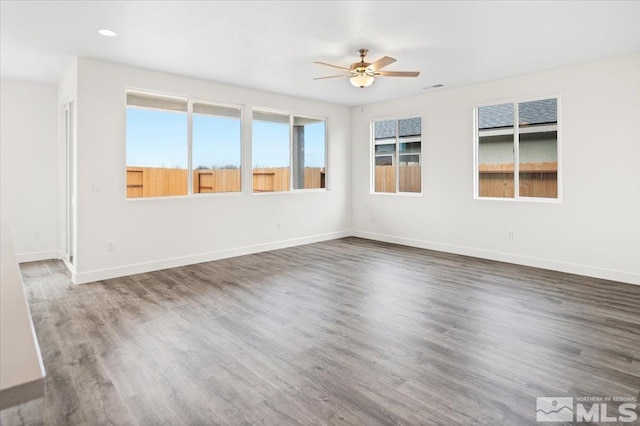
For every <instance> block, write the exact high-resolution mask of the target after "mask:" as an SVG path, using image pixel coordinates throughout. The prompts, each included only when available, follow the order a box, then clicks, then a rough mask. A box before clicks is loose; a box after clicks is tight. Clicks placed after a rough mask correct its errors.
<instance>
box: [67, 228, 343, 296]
mask: <svg viewBox="0 0 640 426" xmlns="http://www.w3.org/2000/svg"><path fill="white" fill-rule="evenodd" d="M349 236H351V232H350V231H342V232H333V233H329V234H320V235H313V236H310V237H302V238H294V239H290V240H281V241H274V242H269V243H264V244H256V245H252V246H245V247H237V248H232V249H225V250H218V251H212V252H207V253H201V254H196V255H190V256H183V257H175V258H171V259H164V260H158V261H153V262H145V263H138V264H133V265H126V266H118V267H115V268H109V269H98V270H94V271H88V272H81V273H75V272H73V271H71V281H72V282H73V283H74V284H86V283H91V282H94V281H100V280H106V279H110V278H117V277H123V276H127V275H134V274H142V273H145V272H151V271H159V270H162V269H168V268H176V267H179V266H186V265H193V264H195V263H203V262H210V261H212V260H220V259H226V258H229V257H236V256H244V255H247V254H254V253H260V252H263V251H269V250H277V249H282V248H287V247H294V246H300V245H303V244H311V243H317V242H320V241H327V240H335V239H338V238H344V237H349Z"/></svg>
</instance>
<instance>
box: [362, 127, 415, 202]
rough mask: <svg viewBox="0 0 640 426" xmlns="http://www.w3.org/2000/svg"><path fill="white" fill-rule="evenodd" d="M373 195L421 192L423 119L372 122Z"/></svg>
mask: <svg viewBox="0 0 640 426" xmlns="http://www.w3.org/2000/svg"><path fill="white" fill-rule="evenodd" d="M373 145H374V146H373V167H374V184H373V190H374V192H380V193H399V192H400V193H403V192H404V193H416V192H418V193H419V192H421V191H422V161H421V160H422V158H421V157H422V119H421V118H420V117H415V118H405V119H398V120H381V121H374V122H373Z"/></svg>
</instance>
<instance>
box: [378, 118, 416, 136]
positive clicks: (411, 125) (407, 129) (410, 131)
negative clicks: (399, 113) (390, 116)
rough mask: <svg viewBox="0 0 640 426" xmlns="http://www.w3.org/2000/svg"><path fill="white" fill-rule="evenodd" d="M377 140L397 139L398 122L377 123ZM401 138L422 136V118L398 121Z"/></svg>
mask: <svg viewBox="0 0 640 426" xmlns="http://www.w3.org/2000/svg"><path fill="white" fill-rule="evenodd" d="M374 131H375V138H376V139H387V138H395V137H396V120H386V121H376V122H375V124H374ZM398 133H399V134H400V137H407V136H420V134H421V133H422V120H421V118H420V117H415V118H404V119H402V120H398Z"/></svg>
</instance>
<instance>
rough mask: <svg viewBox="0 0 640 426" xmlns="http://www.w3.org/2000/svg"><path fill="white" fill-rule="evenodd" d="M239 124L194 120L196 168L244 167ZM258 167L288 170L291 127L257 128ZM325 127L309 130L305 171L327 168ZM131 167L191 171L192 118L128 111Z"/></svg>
mask: <svg viewBox="0 0 640 426" xmlns="http://www.w3.org/2000/svg"><path fill="white" fill-rule="evenodd" d="M240 126H241V125H240V120H239V119H236V118H228V117H215V116H210V115H202V114H193V166H194V168H197V167H198V166H204V167H224V166H228V165H232V166H240V159H241V154H240ZM252 149H253V153H252V159H253V166H254V167H286V166H287V165H288V164H289V126H288V125H286V124H280V123H265V122H254V123H253V143H252ZM324 157H325V154H324V123H322V122H319V123H314V124H309V125H307V126H305V166H306V167H323V166H324ZM127 165H128V166H140V167H169V168H174V167H175V168H186V167H187V114H186V113H181V112H172V111H158V110H150V109H141V108H127Z"/></svg>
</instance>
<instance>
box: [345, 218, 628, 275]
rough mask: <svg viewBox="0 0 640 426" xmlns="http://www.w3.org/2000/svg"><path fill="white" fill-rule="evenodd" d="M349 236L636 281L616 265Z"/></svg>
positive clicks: (386, 237) (374, 236)
mask: <svg viewBox="0 0 640 426" xmlns="http://www.w3.org/2000/svg"><path fill="white" fill-rule="evenodd" d="M351 234H352V236H354V237H359V238H365V239H368V240H374V241H382V242H386V243H392V244H400V245H404V246H409V247H417V248H421V249H427V250H436V251H441V252H445V253H453V254H460V255H463V256H470V257H477V258H480V259H489V260H495V261H499V262H507V263H512V264H516V265H524V266H531V267H534V268H540V269H548V270H552V271H558V272H564V273H569V274H577V275H583V276H587V277H593V278H599V279H604V280H612V281H619V282H623V283H627V284H635V285H640V273H635V272H629V271H621V270H617V269H608V268H598V267H594V266H590V265H582V264H579V263H571V262H562V261H558V260H553V259H545V258H540V257H532V256H522V255H517V254H512V253H506V252H500V251H494V250H484V249H478V248H473V247H466V246H458V245H454V244H445V243H439V242H435V241H425V240H417V239H413V238H405V237H396V236H393V235H386V234H378V233H373V232H366V231H357V230H354V231H352V233H351Z"/></svg>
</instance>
